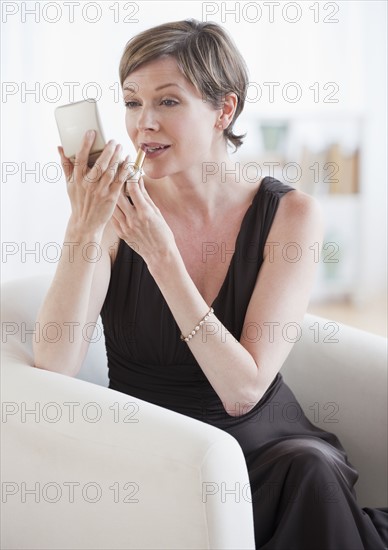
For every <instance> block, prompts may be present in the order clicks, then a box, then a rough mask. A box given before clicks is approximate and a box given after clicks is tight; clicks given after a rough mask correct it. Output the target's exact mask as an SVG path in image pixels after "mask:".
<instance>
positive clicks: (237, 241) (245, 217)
mask: <svg viewBox="0 0 388 550" xmlns="http://www.w3.org/2000/svg"><path fill="white" fill-rule="evenodd" d="M266 179H267V176H265V177H264V178H262V179H261V180H260V184H259V187H258V188H257V190H256V193H255V194H254V196H253V198H252V201H251V204H250V205H249V206H248V208H247V210H246V212H245V214H244V217H243V219H242V222H241V225H240V229H239V231H238V233H237V237H236V241H235V244H234V251H233V254H232V257H231V260H230V263H229V266H228V269H227V271H226V275H225V278H224V280H223V283H222V285H221V287H220V289H219V291H218V294H217V296H216V297H215V298H214V300H213V301H212V303H211V304H210V307H212V308H214V305H215V303H216V302H217V301H218V300H219V298H220V297H221V294H222V292H223V291H224V288H225V287H226V285H227V283H228V279H229V276H230V272H231V270H232V266H233V264H234V259H235V256H236V250H237V246H238V243H239V240H240V238H241V233H242V229H243V227H244V225H245V224H246V220H247V218H248V216H249V214H250V212H251V210H252V207H253V205H254V203H255V202H256V200H257V197H258V195H259V193H260V190H261V188H262V186H263V183H264V180H266Z"/></svg>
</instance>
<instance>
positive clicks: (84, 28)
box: [1, 0, 387, 300]
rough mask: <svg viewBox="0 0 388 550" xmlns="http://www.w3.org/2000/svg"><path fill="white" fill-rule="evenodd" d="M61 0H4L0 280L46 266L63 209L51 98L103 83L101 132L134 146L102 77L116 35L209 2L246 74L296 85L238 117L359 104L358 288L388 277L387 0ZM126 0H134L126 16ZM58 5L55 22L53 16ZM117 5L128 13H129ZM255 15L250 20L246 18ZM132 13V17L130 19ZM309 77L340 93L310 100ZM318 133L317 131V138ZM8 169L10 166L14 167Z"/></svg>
mask: <svg viewBox="0 0 388 550" xmlns="http://www.w3.org/2000/svg"><path fill="white" fill-rule="evenodd" d="M66 4H67V3H66V2H59V1H57V2H40V3H39V4H38V3H36V2H18V3H17V2H2V21H3V23H2V30H3V33H2V34H3V36H2V66H3V90H2V91H3V99H2V104H1V105H2V128H3V130H2V163H3V164H2V196H1V198H2V206H1V208H2V242H3V256H2V278H3V280H7V279H10V278H13V277H15V276H25V275H28V274H35V273H41V272H52V271H53V270H54V269H55V267H56V260H57V254H58V251H59V247H60V246H61V244H62V239H63V234H64V229H65V226H66V222H67V219H68V216H69V213H70V210H69V202H68V199H67V194H66V190H65V181H64V178H63V177H61V178H59V179H58V181H55V179H56V173H57V169H58V170H59V168H60V164H59V157H58V155H57V151H56V146H57V144H58V143H59V138H58V133H57V128H56V125H55V120H54V109H55V107H57V106H58V105H62V104H65V103H69V102H70V101H78V100H80V99H83V98H84V97H83V94H82V89H83V87H84V86H85V85H87V84H88V83H90V82H97V83H98V86H99V88H100V90H101V92H102V96H101V100H100V103H99V110H100V113H101V116H102V119H103V123H104V129H105V133H106V137H107V138H108V139H109V138H111V137H113V138H115V139H116V140H118V141H120V142H121V143H123V144H125V146H126V147H127V148H128V151H129V152H132V153H133V149H132V146H131V144H130V143H129V140H128V138H127V136H126V132H125V126H124V107H123V106H122V104H121V98H115V97H114V93H113V90H112V89H110V87H112V86H114V85H115V83H116V87H117V83H118V63H119V59H120V55H121V52H122V50H123V48H124V46H125V43H126V42H127V40H128V39H129V38H130V37H131V36H133V35H134V34H135V33H137V32H139V31H141V30H142V29H144V28H148V27H150V26H153V25H156V24H159V23H162V22H165V21H171V20H179V19H184V18H187V17H195V18H197V19H204V18H205V14H206V13H209V14H210V12H211V11H214V14H213V15H212V16H210V15H208V16H207V19H208V20H213V21H215V22H218V23H221V24H224V26H225V27H226V28H227V29H228V30H229V31H230V32H231V34H232V36H233V37H234V40H235V42H236V44H237V45H238V47H239V49H240V50H241V52H242V54H243V55H244V57H245V58H246V61H247V64H248V66H249V68H250V80H251V81H252V82H255V83H260V84H263V83H264V82H280V83H281V85H283V84H285V83H287V82H291V81H293V82H298V83H299V85H300V86H301V88H302V90H303V97H302V99H301V100H300V101H298V102H297V103H292V104H291V103H288V102H287V101H285V100H284V99H283V98H282V97H281V96H279V95H276V96H275V101H274V102H273V103H270V102H269V101H266V100H265V97H263V98H262V99H261V100H260V101H256V102H251V103H250V104H247V107H246V113H245V115H244V117H242V118H241V123H240V127H239V128H238V129H241V130H244V131H245V130H246V129H250V121H252V120H253V118H256V117H260V116H268V115H279V114H282V115H285V116H292V117H295V116H296V117H297V116H299V115H302V114H303V115H304V116H306V115H309V114H311V115H312V116H314V115H315V114H316V113H318V112H319V113H323V114H326V113H327V115H330V116H333V115H334V118H335V115H336V113H337V112H338V113H344V112H348V113H355V114H359V115H362V116H363V120H364V131H363V135H362V143H363V148H364V155H363V162H362V168H361V169H362V174H361V175H362V177H361V182H362V193H363V203H362V219H361V233H362V238H361V239H360V241H361V242H360V243H359V246H360V250H361V257H362V262H361V263H360V265H359V274H358V276H359V287H358V295H359V299H360V300H365V299H369V297H371V296H372V294H373V293H374V292H377V291H381V290H382V289H384V288H385V281H386V256H385V250H386V233H385V231H384V228H385V225H386V182H387V172H386V150H387V144H386V120H387V118H386V103H385V100H386V92H387V90H386V61H387V60H386V51H387V48H386V29H385V21H386V2H385V1H384V0H383V1H373V0H372V1H353V0H349V1H337V2H331V3H327V2H319V3H318V4H317V3H315V2H294V3H290V2H280V6H278V7H276V9H275V12H274V21H273V22H271V21H270V14H269V8H268V6H265V5H264V4H265V3H264V2H250V3H244V2H239V3H238V2H227V3H225V2H207V3H206V2H136V3H135V2H132V3H128V2H113V1H107V2H75V3H74V4H73V5H74V22H70V16H69V8H68V7H66ZM248 4H249V5H250V8H249V11H248V9H246V8H247V6H248ZM291 4H294V6H295V5H296V7H297V8H298V9H299V11H300V15H301V17H300V20H299V21H297V22H296V23H290V22H289V21H287V18H289V19H292V18H294V17H295V14H296V11H295V7H292V6H291ZM130 5H133V6H134V7H135V8H136V10H137V12H136V13H134V14H133V15H132V18H131V12H130V11H129V7H130ZM313 5H319V10H320V11H319V20H318V22H314V12H313V10H312V9H311V7H312V6H313ZM96 6H97V8H98V9H99V10H100V14H101V18H100V19H99V20H98V21H97V22H95V23H93V22H91V20H93V19H96V18H97V14H98V12H97V11H96ZM325 6H326V8H325ZM330 6H331V7H330ZM336 7H338V10H337V8H336ZM225 8H227V9H229V10H232V11H233V9H234V13H230V12H229V13H225ZM31 9H35V10H36V11H35V14H33V13H32V14H31V13H30V14H26V13H25V11H26V10H31ZM332 9H335V10H336V11H337V13H336V14H334V15H332V16H331V19H338V22H336V23H324V22H323V19H324V18H325V17H326V18H329V19H330V13H331V11H332ZM82 10H84V13H83V14H82ZM206 10H207V11H206ZM257 10H259V11H257ZM260 10H261V17H260V19H259V18H258V15H259V13H260ZM282 10H284V11H283V15H282ZM12 11H15V13H12ZM38 17H39V20H38ZM55 17H58V21H57V22H53V20H54V19H55ZM115 17H116V21H115ZM125 17H127V18H129V20H128V21H127V22H125V21H124V18H125ZM254 18H256V19H258V20H257V21H256V22H252V20H253V19H254ZM86 19H89V21H87V20H86ZM134 19H137V20H138V22H133V20H134ZM50 21H51V22H50ZM317 81H318V82H320V83H321V84H324V83H326V82H333V81H334V82H337V83H338V85H339V89H340V93H339V98H340V102H339V103H338V104H325V103H323V101H319V102H318V103H314V101H312V92H311V91H309V86H311V85H312V84H313V83H314V82H317ZM66 82H67V83H68V82H76V83H79V85H78V86H76V87H75V94H74V97H71V96H70V94H69V87H66V85H65V83H66ZM48 83H56V85H55V86H56V88H57V90H58V91H59V94H60V95H59V97H58V98H57V99H55V91H56V88H55V87H54V85H51V86H49V87H48V86H47V84H48ZM34 87H37V88H39V89H38V92H37V95H36V97H34V96H33V95H31V94H27V95H25V94H24V90H25V89H32V88H34ZM266 89H267V88H265V87H263V90H264V91H265V90H266ZM86 91H87V92H88V96H89V97H93V96H94V91H93V88H92V87H89V89H86ZM267 97H268V96H267ZM339 118H340V117H339ZM320 138H321V136H320V135H319V132H317V136H316V139H317V141H318V142H319V139H320ZM255 139H256V136H255V133H254V131H252V132H251V134H250V135H249V136H248V139H247V143H246V146H245V150H246V152H249V151H252V152H254V151H255V147H256V142H255ZM49 163H54V164H49ZM55 164H56V165H57V166H56V167H55ZM35 165H36V167H37V173H36V179H35V176H34V175H33V174H31V173H25V171H26V169H27V170H31V169H33V168H34V166H35ZM13 170H14V171H15V174H12V173H11V172H12V171H13ZM344 223H346V220H344ZM49 243H54V244H51V245H49ZM55 243H56V244H55ZM26 250H35V254H26Z"/></svg>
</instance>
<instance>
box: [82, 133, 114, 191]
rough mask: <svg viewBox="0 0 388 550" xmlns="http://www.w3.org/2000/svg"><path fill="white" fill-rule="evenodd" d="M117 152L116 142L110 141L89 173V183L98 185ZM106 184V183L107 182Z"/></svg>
mask: <svg viewBox="0 0 388 550" xmlns="http://www.w3.org/2000/svg"><path fill="white" fill-rule="evenodd" d="M115 152H116V142H115V140H114V139H111V140H110V141H108V143H107V144H106V145H105V147H104V150H103V151H102V153H101V155H100V156H99V157H98V159H97V160H96V162H95V164H94V166H93V168H91V170H90V172H89V173H88V181H90V182H92V183H93V182H94V183H97V182H98V181H100V179H101V178H102V176H103V175H104V173H105V172H106V171H107V170H108V168H109V166H110V163H111V162H112V158H113V156H114V154H115ZM105 183H106V182H105Z"/></svg>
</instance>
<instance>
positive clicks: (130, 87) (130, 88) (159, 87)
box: [123, 82, 183, 93]
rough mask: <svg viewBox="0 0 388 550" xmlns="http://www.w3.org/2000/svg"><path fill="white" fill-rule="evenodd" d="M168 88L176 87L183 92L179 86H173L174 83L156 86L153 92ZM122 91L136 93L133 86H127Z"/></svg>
mask: <svg viewBox="0 0 388 550" xmlns="http://www.w3.org/2000/svg"><path fill="white" fill-rule="evenodd" d="M169 86H177V87H178V88H180V89H181V90H183V88H182V86H179V84H175V83H174V82H168V83H167V84H162V85H161V86H158V87H157V88H155V92H158V91H159V90H162V89H163V88H168V87H169ZM123 89H124V90H129V91H132V92H135V93H136V90H135V88H134V87H133V86H130V85H127V86H125V87H124V88H123Z"/></svg>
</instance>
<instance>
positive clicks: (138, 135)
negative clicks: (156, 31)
mask: <svg viewBox="0 0 388 550" xmlns="http://www.w3.org/2000/svg"><path fill="white" fill-rule="evenodd" d="M123 97H124V102H125V103H126V126H127V132H128V135H129V137H130V139H131V141H132V143H133V144H134V146H135V147H136V149H138V148H139V147H140V145H142V144H144V145H146V147H147V154H146V160H145V165H144V169H145V172H146V174H147V175H148V176H149V177H150V178H153V179H158V178H162V177H165V176H171V175H173V174H177V173H179V172H182V171H187V170H190V169H191V168H194V167H198V166H200V167H201V166H202V163H203V162H206V161H207V162H212V161H215V160H217V159H218V158H219V155H220V151H221V148H223V150H225V143H224V140H223V136H222V132H221V131H220V130H219V129H218V128H217V127H216V125H217V120H218V117H219V115H220V112H221V111H220V110H215V109H214V107H213V106H212V105H211V103H210V102H209V101H204V100H203V98H202V95H201V94H200V92H198V91H197V90H196V88H195V87H194V86H193V85H192V84H191V83H190V82H189V81H188V80H187V79H186V78H185V76H184V75H183V74H182V73H181V71H180V70H179V68H178V65H177V63H176V61H175V59H174V58H173V57H171V56H168V57H163V58H159V59H156V60H155V61H150V62H148V63H146V64H144V65H142V66H140V67H139V68H138V69H136V70H135V71H133V72H132V73H130V74H129V75H128V77H127V78H126V79H125V81H124V84H123Z"/></svg>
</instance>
